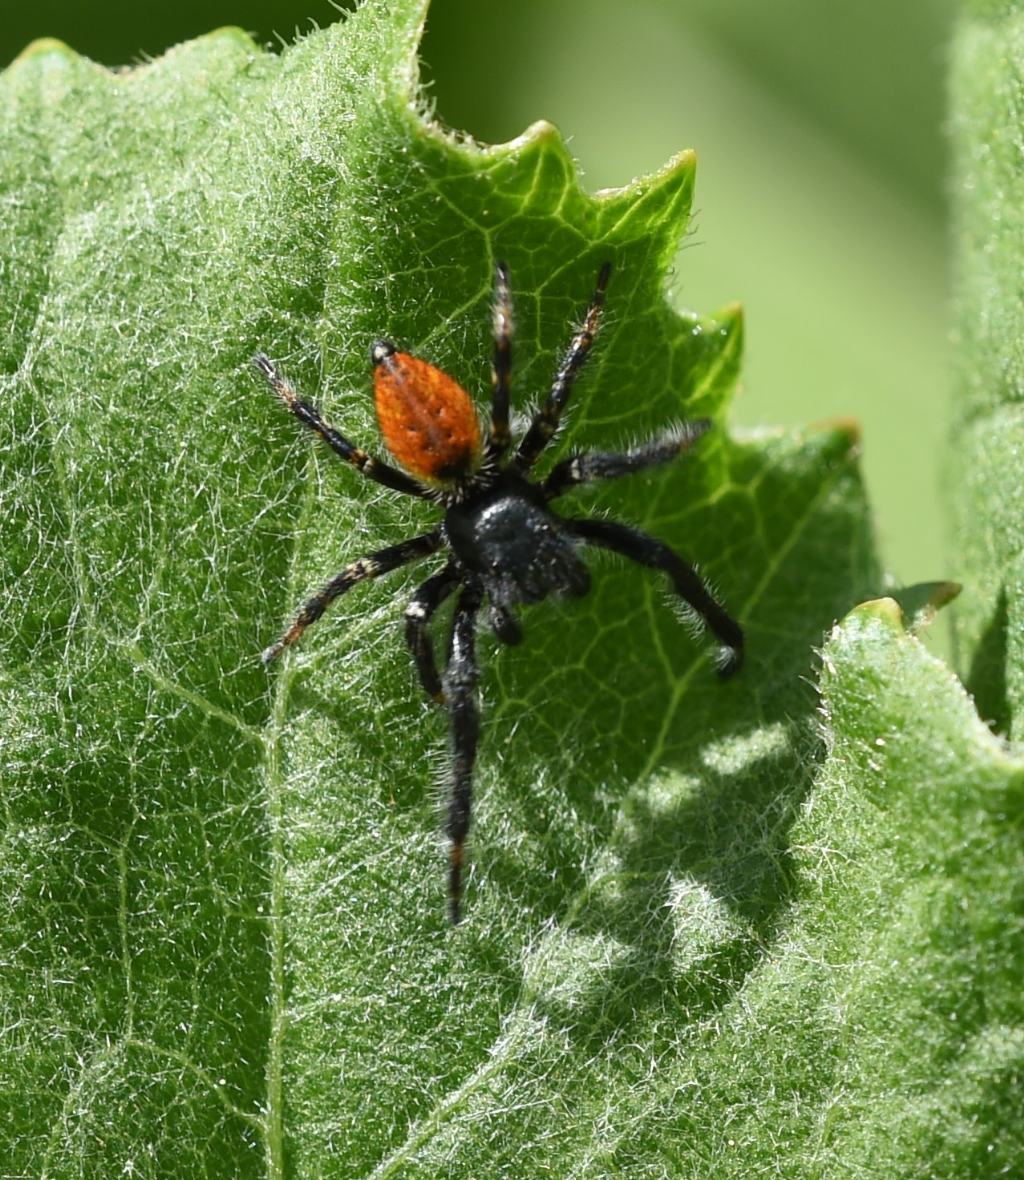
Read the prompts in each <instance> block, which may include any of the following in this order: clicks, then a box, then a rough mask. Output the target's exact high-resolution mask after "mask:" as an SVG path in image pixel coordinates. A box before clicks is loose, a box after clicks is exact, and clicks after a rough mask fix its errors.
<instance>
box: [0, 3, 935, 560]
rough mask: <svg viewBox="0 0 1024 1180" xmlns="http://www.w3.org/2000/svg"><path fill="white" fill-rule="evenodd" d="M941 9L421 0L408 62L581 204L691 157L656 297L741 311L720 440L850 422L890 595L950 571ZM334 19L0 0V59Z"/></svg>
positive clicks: (448, 117)
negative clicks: (550, 146) (731, 431)
mask: <svg viewBox="0 0 1024 1180" xmlns="http://www.w3.org/2000/svg"><path fill="white" fill-rule="evenodd" d="M953 11H954V0H903V2H902V3H900V4H898V5H895V4H891V3H883V2H882V0H862V3H860V4H857V5H823V4H821V3H820V0H774V3H772V4H764V3H763V2H759V0H733V2H732V3H729V2H727V0H632V2H631V3H630V4H628V5H623V4H622V3H621V2H620V0H585V2H584V0H517V2H516V3H514V4H510V3H508V2H507V0H505V2H501V0H434V4H433V8H432V12H431V19H430V23H429V27H428V31H427V36H426V40H425V42H424V46H423V56H424V59H425V61H424V67H423V69H424V77H425V79H426V80H427V81H428V83H429V86H430V93H431V95H432V98H433V101H434V102H435V104H436V108H437V113H438V116H439V117H440V118H441V119H442V120H443V121H444V122H445V123H447V124H449V125H450V126H452V127H455V128H458V129H460V130H464V131H467V132H469V133H470V134H472V135H474V136H475V137H476V138H478V139H480V140H482V141H501V140H506V139H510V138H513V137H514V136H516V135H517V134H519V132H521V131H522V130H523V128H524V127H525V126H526V125H527V124H529V123H530V122H532V121H534V120H535V119H538V118H546V119H550V120H551V121H553V122H555V123H557V124H558V126H559V127H560V128H561V129H562V131H563V132H564V133H565V134H566V135H567V136H568V137H569V138H570V144H571V147H572V150H573V152H574V153H575V155H576V156H577V158H578V159H579V161H580V163H581V165H582V168H583V171H584V183H585V184H586V185H587V187H589V188H591V189H597V188H601V187H606V186H617V185H621V184H624V183H625V182H626V181H628V180H629V179H630V178H631V177H633V176H634V175H636V174H637V173H640V172H645V171H649V170H652V169H655V168H657V167H659V166H660V165H661V164H662V163H663V162H664V161H665V160H666V159H667V158H668V157H669V156H671V155H672V154H673V153H674V152H676V151H678V150H679V149H680V148H684V147H694V148H696V149H697V151H698V155H699V159H700V167H699V171H698V181H697V204H696V208H697V217H696V222H695V226H694V227H693V230H692V232H691V234H690V235H689V237H688V238H687V241H686V243H685V245H684V248H683V250H682V252H681V254H680V257H679V259H678V265H677V268H676V275H675V280H674V286H673V298H674V299H675V301H676V303H677V304H678V305H679V306H689V307H693V308H695V309H697V310H699V311H711V310H713V309H715V308H716V307H719V306H721V305H722V304H723V303H726V302H728V301H732V300H735V299H739V300H741V301H742V302H743V304H744V306H745V309H746V322H747V350H746V364H745V377H744V382H743V390H742V393H741V395H740V397H739V398H738V400H737V402H736V404H735V408H734V425H735V426H737V427H742V428H753V427H758V426H760V425H762V424H764V425H776V424H782V425H791V424H796V423H801V422H815V421H818V420H821V419H824V418H828V417H831V416H835V415H842V416H848V415H852V416H854V417H856V418H858V419H860V421H861V423H862V425H863V432H864V464H865V468H866V472H867V478H868V484H869V491H870V493H871V496H872V498H873V500H874V504H875V507H876V510H877V519H878V529H879V539H880V543H881V547H882V553H883V556H884V558H885V561H886V563H887V565H888V567H889V568H890V569H891V570H892V572H893V574H894V575H895V577H896V578H897V579H898V580H899V581H903V582H915V581H922V580H926V579H931V578H937V577H947V576H948V577H953V578H955V577H956V575H957V571H956V569H955V568H954V567H953V566H952V565H951V563H950V561H949V560H948V559H947V558H946V557H945V556H944V536H943V524H942V517H941V504H940V482H941V464H942V451H943V446H944V442H945V435H946V429H947V425H946V424H947V421H948V413H947V408H948V398H949V388H950V378H949V363H948V353H949V348H948V340H947V322H948V311H947V274H946V269H945V261H944V258H945V254H946V249H945V247H946V238H947V231H946V226H945V212H944V185H945V182H944V167H945V165H944V152H943V137H942V123H943V118H944V100H943V74H944V64H945V54H946V43H947V40H948V30H949V26H950V23H951V20H952V16H953ZM335 19H337V9H336V7H335V6H334V5H333V4H331V3H329V2H327V0H301V2H299V0H252V2H249V3H238V2H236V3H231V2H230V0H207V2H204V3H198V2H196V0H185V2H183V3H178V4H177V5H174V6H167V7H164V6H156V5H140V4H137V3H134V2H132V3H129V2H127V0H117V2H108V3H105V4H101V5H93V4H90V5H85V4H81V3H72V2H70V0H36V2H35V3H34V4H32V5H22V4H18V5H14V4H10V3H8V4H6V5H5V6H4V12H3V21H2V22H0V62H2V63H3V64H6V62H7V61H9V60H10V59H11V58H12V57H14V56H15V55H16V54H17V53H18V52H19V51H20V50H21V49H22V48H23V46H24V45H25V44H26V43H27V42H29V41H30V40H32V39H33V38H35V37H41V36H54V37H59V38H61V39H62V40H64V41H66V42H68V44H69V45H71V46H72V47H73V48H75V49H77V50H78V51H79V52H81V53H83V54H85V55H87V56H89V57H92V58H94V59H96V60H97V61H101V62H104V63H106V64H108V65H120V64H126V63H133V62H138V61H140V60H144V58H145V57H146V56H155V55H157V54H159V53H160V52H161V51H162V50H163V49H165V48H166V47H167V46H169V45H172V44H174V43H175V42H177V41H181V40H185V39H187V38H189V37H192V36H195V35H197V34H199V33H202V32H205V31H208V30H209V29H211V28H216V27H218V26H220V25H225V24H233V25H240V26H242V27H243V28H246V29H248V30H249V31H250V32H252V33H254V34H255V35H256V36H257V37H259V38H260V39H261V40H265V41H267V42H274V43H275V44H277V43H279V40H278V38H279V37H280V38H283V39H284V40H290V39H292V37H293V36H294V34H295V32H296V31H297V30H298V31H299V32H305V31H308V30H309V29H310V28H311V27H312V26H313V22H316V23H317V24H320V25H326V24H329V23H331V21H333V20H335ZM0 134H2V133H0Z"/></svg>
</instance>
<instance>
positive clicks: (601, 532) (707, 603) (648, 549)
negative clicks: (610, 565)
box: [562, 517, 743, 679]
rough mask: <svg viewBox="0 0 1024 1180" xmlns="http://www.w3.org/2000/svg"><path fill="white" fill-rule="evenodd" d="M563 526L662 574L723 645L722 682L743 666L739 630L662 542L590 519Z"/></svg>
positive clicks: (568, 520)
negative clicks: (670, 580)
mask: <svg viewBox="0 0 1024 1180" xmlns="http://www.w3.org/2000/svg"><path fill="white" fill-rule="evenodd" d="M562 519H563V520H565V522H566V524H567V525H568V526H569V528H570V529H572V531H573V532H574V533H575V534H576V536H577V537H579V538H580V539H581V540H582V541H585V542H586V543H587V544H588V545H597V546H599V547H600V548H602V549H610V550H612V552H613V553H621V554H622V556H623V557H628V558H629V559H630V560H631V561H635V562H637V563H638V564H639V565H646V566H648V567H649V568H650V569H656V570H662V571H663V572H664V573H666V574H668V576H669V577H670V578H671V579H672V584H673V585H674V586H675V589H676V593H677V594H678V595H679V597H680V598H682V599H683V600H684V601H686V602H688V603H689V604H690V606H692V607H693V609H694V610H695V611H696V612H697V613H698V614H699V615H700V616H701V617H702V618H703V619H704V621H705V622H706V623H707V625H708V626H709V627H710V628H711V630H712V631H713V632H714V633H715V635H717V636H718V638H719V639H720V640H721V641H722V643H723V644H724V645H725V646H724V649H723V654H724V657H725V658H724V659H723V661H722V663H721V664H720V665H719V668H718V674H719V676H721V677H722V678H723V679H725V678H726V677H728V676H732V675H733V673H734V672H738V671H739V670H740V668H741V667H742V666H743V628H742V627H741V626H740V625H739V623H737V622H736V620H735V619H734V618H733V617H732V615H730V614H729V612H728V611H727V610H726V609H725V607H724V606H722V604H721V603H720V602H718V601H717V599H715V598H714V597H713V596H712V594H711V592H710V591H709V590H708V588H707V587H706V586H705V585H704V583H703V581H701V578H700V575H699V574H698V573H697V571H696V570H695V569H694V568H693V566H692V565H690V563H689V562H687V561H684V560H683V559H682V558H681V557H680V556H679V554H678V553H676V552H675V551H674V550H673V549H670V548H669V547H668V545H666V544H665V543H664V541H659V540H658V539H657V538H656V537H650V536H648V535H647V533H643V532H641V531H640V530H639V529H635V528H631V527H630V526H629V525H625V524H619V523H618V522H617V521H613V520H594V519H592V518H590V517H571V518H570V517H563V518H562Z"/></svg>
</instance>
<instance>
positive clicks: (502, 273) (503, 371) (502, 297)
mask: <svg viewBox="0 0 1024 1180" xmlns="http://www.w3.org/2000/svg"><path fill="white" fill-rule="evenodd" d="M511 373H512V295H511V292H510V288H509V277H508V264H507V263H505V262H499V263H498V264H497V266H496V267H495V268H494V361H493V363H492V365H491V426H490V430H489V431H488V434H487V458H488V460H489V461H490V462H491V463H498V462H500V460H501V458H502V456H503V455H504V454H505V452H506V451H507V450H508V445H509V442H510V435H509V431H508V398H509V385H510V382H511Z"/></svg>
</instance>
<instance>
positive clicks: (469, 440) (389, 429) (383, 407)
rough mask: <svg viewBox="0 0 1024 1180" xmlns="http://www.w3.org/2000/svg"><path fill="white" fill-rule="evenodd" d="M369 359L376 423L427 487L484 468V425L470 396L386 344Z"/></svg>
mask: <svg viewBox="0 0 1024 1180" xmlns="http://www.w3.org/2000/svg"><path fill="white" fill-rule="evenodd" d="M370 355H371V357H372V359H373V389H374V397H375V400H376V404H377V420H378V421H379V422H380V429H381V433H382V434H383V435H384V442H385V443H386V444H387V448H388V450H389V451H390V452H391V453H392V455H394V457H395V458H396V459H397V460H398V462H399V463H401V465H402V466H403V467H404V468H405V469H406V471H408V472H409V473H410V475H414V476H416V477H417V478H418V479H421V480H423V481H424V482H425V483H428V484H434V485H440V486H444V485H446V484H452V483H457V482H459V481H460V480H463V479H466V478H467V477H468V476H469V475H471V474H472V473H473V471H475V470H476V468H477V467H479V465H480V425H479V423H478V422H477V417H476V410H475V409H474V408H473V403H472V401H471V400H470V397H469V394H468V393H467V392H466V391H465V390H464V389H463V388H462V386H461V385H460V384H459V383H458V382H457V381H455V380H453V379H452V378H451V377H449V376H448V374H447V373H442V372H441V370H440V369H437V368H435V367H434V366H433V365H430V364H427V362H426V361H421V360H420V359H419V358H418V357H414V356H410V355H409V353H407V352H398V351H397V350H396V349H395V346H394V345H393V344H391V343H390V342H389V341H387V340H378V341H377V343H376V344H374V346H373V349H372V350H371V354H370Z"/></svg>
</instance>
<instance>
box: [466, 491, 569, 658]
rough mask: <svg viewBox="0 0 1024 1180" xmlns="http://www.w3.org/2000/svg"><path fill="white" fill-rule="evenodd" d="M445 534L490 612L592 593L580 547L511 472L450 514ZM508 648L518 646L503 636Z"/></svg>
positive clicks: (540, 494)
mask: <svg viewBox="0 0 1024 1180" xmlns="http://www.w3.org/2000/svg"><path fill="white" fill-rule="evenodd" d="M444 533H445V536H446V537H447V539H448V543H449V545H451V547H452V551H453V552H454V554H455V557H456V558H457V559H458V561H459V563H460V565H461V566H462V568H463V569H464V570H465V571H466V572H467V573H468V574H471V575H475V576H476V577H478V578H479V579H480V582H481V583H482V585H483V588H484V593H485V594H486V596H487V600H488V602H489V603H490V605H491V610H492V612H494V611H497V612H502V613H503V614H511V612H512V610H513V609H514V608H515V607H517V606H519V605H520V604H522V603H531V602H541V601H542V600H543V599H545V598H547V597H548V595H549V594H568V595H570V596H572V597H574V598H578V597H579V596H580V595H581V594H586V592H587V591H588V590H589V589H590V571H589V570H588V569H587V567H586V566H585V565H584V564H583V560H582V558H581V557H580V555H579V553H578V551H577V550H578V542H577V541H576V540H575V538H574V537H573V535H572V533H570V532H569V531H568V530H567V529H566V528H565V526H564V525H563V523H562V521H561V520H560V518H559V517H557V516H555V514H554V513H553V512H551V511H550V509H549V508H548V506H547V502H546V500H545V497H544V493H543V490H542V488H541V486H540V485H539V484H534V483H530V482H529V481H528V480H526V479H524V478H523V476H521V475H520V474H519V473H518V472H516V471H515V470H513V469H506V470H504V471H501V472H499V473H498V475H497V477H496V478H495V481H494V484H493V485H492V486H491V487H489V488H487V489H485V490H483V491H481V492H479V493H478V494H477V495H476V496H474V497H472V498H471V499H469V500H467V501H465V502H464V503H461V504H455V505H453V506H452V507H451V508H449V509H448V512H447V514H446V515H445V518H444ZM495 630H497V631H498V634H499V636H500V638H502V639H504V640H505V641H506V642H518V640H519V638H521V633H520V632H519V631H518V629H516V631H515V636H516V638H515V639H510V638H509V637H508V636H506V635H504V634H502V632H501V630H500V629H499V628H498V627H495Z"/></svg>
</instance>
